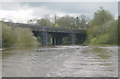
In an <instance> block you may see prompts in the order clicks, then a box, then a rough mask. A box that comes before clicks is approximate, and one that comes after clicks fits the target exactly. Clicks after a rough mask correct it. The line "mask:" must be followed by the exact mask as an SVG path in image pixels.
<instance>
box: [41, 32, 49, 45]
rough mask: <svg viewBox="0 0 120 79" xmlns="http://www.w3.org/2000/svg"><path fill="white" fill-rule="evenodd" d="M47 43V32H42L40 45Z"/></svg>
mask: <svg viewBox="0 0 120 79" xmlns="http://www.w3.org/2000/svg"><path fill="white" fill-rule="evenodd" d="M47 44H48V32H42V45H47Z"/></svg>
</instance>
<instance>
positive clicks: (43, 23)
mask: <svg viewBox="0 0 120 79" xmlns="http://www.w3.org/2000/svg"><path fill="white" fill-rule="evenodd" d="M36 24H37V25H40V26H53V25H52V22H51V21H50V20H49V19H44V18H43V19H40V20H37V23H36Z"/></svg>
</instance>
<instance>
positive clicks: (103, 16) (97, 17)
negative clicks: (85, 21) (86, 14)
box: [91, 8, 114, 26]
mask: <svg viewBox="0 0 120 79" xmlns="http://www.w3.org/2000/svg"><path fill="white" fill-rule="evenodd" d="M113 19H114V18H113V16H112V15H111V13H110V12H109V11H107V10H104V9H103V8H100V10H98V11H96V12H95V13H94V18H93V20H92V22H91V26H95V25H102V24H104V23H105V22H107V21H110V20H113Z"/></svg>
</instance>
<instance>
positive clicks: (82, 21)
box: [77, 15, 89, 29]
mask: <svg viewBox="0 0 120 79" xmlns="http://www.w3.org/2000/svg"><path fill="white" fill-rule="evenodd" d="M88 23H89V18H88V17H86V16H85V15H81V16H79V17H78V22H77V24H78V26H80V28H82V29H83V28H88Z"/></svg>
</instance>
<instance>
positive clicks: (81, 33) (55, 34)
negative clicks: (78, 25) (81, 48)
mask: <svg viewBox="0 0 120 79" xmlns="http://www.w3.org/2000/svg"><path fill="white" fill-rule="evenodd" d="M6 24H7V25H11V26H18V27H23V28H24V27H27V28H30V29H31V30H32V32H33V33H34V35H35V36H36V37H37V36H40V37H42V44H43V45H46V44H48V35H51V43H52V44H57V45H59V44H62V39H63V37H70V44H82V43H83V42H84V41H85V36H86V31H85V30H77V29H65V28H62V27H51V26H49V27H48V26H47V27H46V26H38V25H33V24H22V23H9V22H6Z"/></svg>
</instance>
